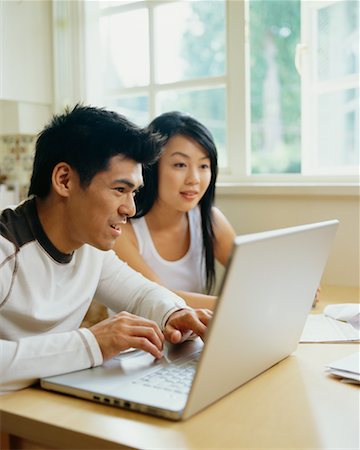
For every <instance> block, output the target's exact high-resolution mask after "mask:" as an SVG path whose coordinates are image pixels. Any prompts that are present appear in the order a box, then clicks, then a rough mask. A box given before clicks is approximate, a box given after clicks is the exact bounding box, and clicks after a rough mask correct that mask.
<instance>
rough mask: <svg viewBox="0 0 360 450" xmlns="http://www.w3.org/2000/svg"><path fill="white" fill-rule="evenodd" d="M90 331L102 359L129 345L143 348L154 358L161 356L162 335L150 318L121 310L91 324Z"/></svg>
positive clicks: (110, 356) (125, 348)
mask: <svg viewBox="0 0 360 450" xmlns="http://www.w3.org/2000/svg"><path fill="white" fill-rule="evenodd" d="M90 331H91V332H92V333H93V334H94V335H95V338H96V340H97V342H98V344H99V347H100V349H101V352H102V355H103V358H104V359H109V358H112V357H113V356H115V355H117V354H118V353H119V352H121V351H123V350H127V349H128V348H130V347H134V348H138V349H141V350H145V351H147V352H149V353H150V354H152V355H153V356H154V357H155V358H161V357H162V347H163V342H164V335H163V333H162V332H161V330H160V328H159V326H158V325H157V324H156V323H155V322H153V321H152V320H148V319H145V318H142V317H139V316H135V315H134V314H130V313H127V312H121V313H119V314H116V315H115V316H112V317H110V318H109V319H106V320H104V321H102V322H99V323H97V324H95V325H93V326H92V327H91V328H90Z"/></svg>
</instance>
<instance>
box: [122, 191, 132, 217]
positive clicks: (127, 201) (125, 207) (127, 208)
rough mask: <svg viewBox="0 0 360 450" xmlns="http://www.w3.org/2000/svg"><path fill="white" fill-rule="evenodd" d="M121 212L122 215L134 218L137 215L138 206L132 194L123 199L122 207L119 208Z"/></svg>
mask: <svg viewBox="0 0 360 450" xmlns="http://www.w3.org/2000/svg"><path fill="white" fill-rule="evenodd" d="M119 212H120V213H121V214H126V215H127V216H128V217H132V216H133V215H135V212H136V206H135V199H134V195H133V194H132V193H128V194H127V195H126V197H125V198H124V199H123V201H122V202H121V205H120V206H119Z"/></svg>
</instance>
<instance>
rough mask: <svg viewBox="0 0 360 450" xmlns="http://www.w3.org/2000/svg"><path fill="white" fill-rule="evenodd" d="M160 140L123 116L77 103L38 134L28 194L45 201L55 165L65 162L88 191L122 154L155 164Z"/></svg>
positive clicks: (138, 160) (142, 162) (55, 117)
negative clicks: (94, 181)
mask: <svg viewBox="0 0 360 450" xmlns="http://www.w3.org/2000/svg"><path fill="white" fill-rule="evenodd" d="M160 151H161V139H160V138H159V137H158V136H156V135H154V134H153V133H151V132H150V131H149V130H147V129H143V128H140V127H138V126H137V125H135V124H134V123H132V122H130V121H129V120H128V119H126V118H125V117H124V116H122V115H120V114H117V113H116V112H113V111H108V110H106V109H104V108H97V107H93V106H83V105H80V104H77V105H76V106H75V107H74V108H73V109H72V110H70V109H67V110H66V111H65V113H64V114H61V115H56V116H54V117H53V118H52V120H51V122H50V123H49V124H48V125H47V126H46V127H45V128H44V130H43V131H42V132H41V133H40V134H39V136H38V139H37V141H36V147H35V158H34V164H33V172H32V176H31V182H30V188H29V195H36V196H38V197H40V198H45V197H46V196H47V195H48V194H49V193H50V188H51V177H52V172H53V169H54V167H55V166H56V164H58V163H60V162H66V163H67V164H69V165H70V166H71V167H72V168H73V169H74V170H75V171H76V172H77V174H78V175H79V179H80V185H81V186H82V187H83V188H84V189H85V188H86V187H87V186H88V185H89V184H90V182H91V180H92V179H93V177H94V176H95V175H96V174H97V173H99V172H102V171H104V170H106V169H107V168H108V165H109V161H110V159H111V158H112V157H114V156H116V155H123V156H125V157H127V158H129V159H132V160H134V161H136V162H138V163H140V164H143V165H148V164H151V163H153V162H154V161H156V159H157V158H158V156H159V153H160Z"/></svg>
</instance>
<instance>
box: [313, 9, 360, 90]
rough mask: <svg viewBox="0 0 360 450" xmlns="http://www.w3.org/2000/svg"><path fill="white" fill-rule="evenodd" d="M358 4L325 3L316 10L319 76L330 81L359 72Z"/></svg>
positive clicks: (320, 78)
mask: <svg viewBox="0 0 360 450" xmlns="http://www.w3.org/2000/svg"><path fill="white" fill-rule="evenodd" d="M358 12H359V6H358V4H357V2H355V1H342V2H338V3H334V4H332V5H326V7H323V8H321V9H320V10H319V13H318V18H317V20H318V37H319V41H318V49H317V51H318V77H319V80H321V81H323V80H329V79H334V78H338V77H342V76H345V75H350V74H354V73H358V72H359V41H358V39H359V31H358V26H359V25H358V24H359V18H358Z"/></svg>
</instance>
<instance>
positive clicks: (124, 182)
mask: <svg viewBox="0 0 360 450" xmlns="http://www.w3.org/2000/svg"><path fill="white" fill-rule="evenodd" d="M113 183H114V184H119V183H120V184H126V186H128V187H129V188H130V189H134V188H135V184H134V183H132V182H131V181H129V180H128V179H126V178H119V179H117V180H114V181H113ZM143 186H144V185H143V184H141V185H140V186H139V187H138V188H136V189H140V188H142V187H143Z"/></svg>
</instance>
